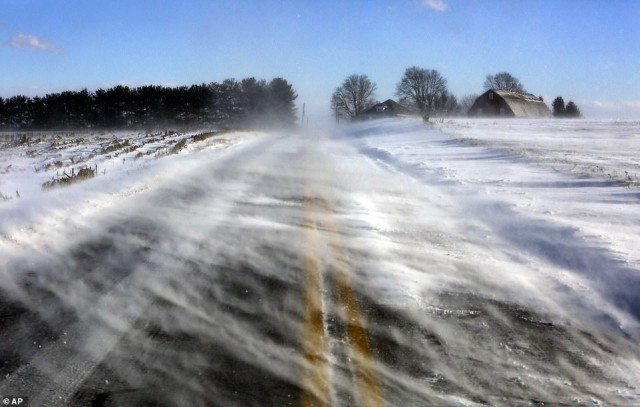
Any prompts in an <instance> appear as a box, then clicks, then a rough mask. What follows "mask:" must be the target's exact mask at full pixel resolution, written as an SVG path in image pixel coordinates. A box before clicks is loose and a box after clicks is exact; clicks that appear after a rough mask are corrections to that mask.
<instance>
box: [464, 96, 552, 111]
mask: <svg viewBox="0 0 640 407" xmlns="http://www.w3.org/2000/svg"><path fill="white" fill-rule="evenodd" d="M467 114H468V115H469V116H502V117H551V116H552V114H551V111H549V108H548V107H547V105H545V104H544V102H543V101H542V99H541V98H539V97H537V96H535V95H532V94H530V93H519V92H509V91H506V90H495V89H491V90H488V91H486V92H485V93H483V94H482V95H480V96H478V98H477V99H476V101H475V102H474V103H473V105H472V106H471V108H470V109H469V112H468V113H467Z"/></svg>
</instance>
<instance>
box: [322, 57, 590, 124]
mask: <svg viewBox="0 0 640 407" xmlns="http://www.w3.org/2000/svg"><path fill="white" fill-rule="evenodd" d="M483 88H484V89H485V91H486V90H489V89H494V90H506V91H511V92H520V93H526V90H525V88H524V86H523V85H522V83H521V82H520V80H518V78H516V77H515V76H513V75H512V74H511V73H509V72H499V73H497V74H495V75H487V76H486V78H485V81H484V83H483ZM376 90H377V85H376V83H375V82H373V81H371V79H369V77H368V76H367V75H358V74H353V75H350V76H348V77H347V78H346V79H345V80H344V81H343V82H342V84H341V85H340V86H338V87H337V88H336V89H335V91H334V92H333V95H332V96H331V109H332V111H333V112H334V114H335V115H336V118H340V117H342V118H347V119H355V118H357V117H358V116H359V115H360V114H361V113H362V112H364V111H365V110H367V109H368V108H370V107H371V106H373V105H375V104H376V103H378V102H377V100H376V99H375V92H376ZM395 95H396V96H397V97H398V98H399V102H400V103H402V104H404V105H406V106H409V107H412V108H413V109H414V110H415V111H416V113H419V114H420V115H422V116H423V117H428V116H431V115H442V116H445V115H449V116H455V115H464V114H466V113H467V112H468V111H469V108H470V107H471V105H473V102H474V101H475V100H476V99H477V97H478V95H466V96H464V97H463V98H462V99H461V100H460V101H458V99H457V98H456V97H455V96H454V95H453V94H452V93H451V92H449V89H448V88H447V80H446V78H444V77H443V76H442V74H440V72H438V71H437V70H435V69H424V68H420V67H417V66H412V67H409V68H407V69H406V70H405V72H404V74H403V75H402V78H401V79H400V81H399V82H398V83H397V84H396V92H395ZM560 99H562V98H560ZM541 100H542V99H541ZM556 101H557V99H556ZM556 101H554V105H553V108H554V115H556V116H563V117H579V116H580V110H579V109H578V107H577V106H576V105H575V103H573V102H570V103H569V104H567V106H566V107H565V106H564V101H562V109H561V110H558V112H561V113H558V114H556Z"/></svg>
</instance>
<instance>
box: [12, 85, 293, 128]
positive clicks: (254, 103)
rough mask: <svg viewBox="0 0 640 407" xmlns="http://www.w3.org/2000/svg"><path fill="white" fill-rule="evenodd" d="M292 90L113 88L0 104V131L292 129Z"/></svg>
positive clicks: (14, 99)
mask: <svg viewBox="0 0 640 407" xmlns="http://www.w3.org/2000/svg"><path fill="white" fill-rule="evenodd" d="M296 98H297V94H296V92H295V90H294V89H293V87H292V86H291V85H290V84H289V83H288V82H287V81H286V80H285V79H283V78H274V79H273V80H271V82H269V83H267V82H266V81H265V80H263V79H260V80H258V79H255V78H247V79H244V80H242V81H241V82H238V81H236V80H235V79H226V80H224V81H223V82H222V83H210V84H200V85H192V86H180V87H175V88H172V87H162V86H154V85H147V86H141V87H138V88H129V87H128V86H121V85H119V86H115V87H113V88H109V89H98V90H96V91H95V92H89V91H88V90H87V89H82V90H80V91H64V92H60V93H52V94H47V95H45V96H44V97H39V96H36V97H33V98H28V97H26V96H22V95H18V96H13V97H11V98H9V99H3V98H0V129H3V128H4V129H82V128H134V127H137V128H140V127H147V128H148V127H149V126H153V127H157V126H163V127H166V126H174V127H183V126H193V125H206V124H213V123H221V124H225V125H233V124H242V125H249V126H265V125H271V124H277V125H278V126H291V125H293V124H295V122H296V108H295V103H294V102H295V99H296Z"/></svg>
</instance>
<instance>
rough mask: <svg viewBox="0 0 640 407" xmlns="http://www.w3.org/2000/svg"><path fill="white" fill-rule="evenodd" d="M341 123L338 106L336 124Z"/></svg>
mask: <svg viewBox="0 0 640 407" xmlns="http://www.w3.org/2000/svg"><path fill="white" fill-rule="evenodd" d="M338 123H340V116H339V115H338V106H337V105H336V124H338Z"/></svg>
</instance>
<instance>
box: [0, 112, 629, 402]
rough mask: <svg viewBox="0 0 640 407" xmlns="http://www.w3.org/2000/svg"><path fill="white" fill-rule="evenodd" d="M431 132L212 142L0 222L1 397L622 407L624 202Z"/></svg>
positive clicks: (403, 126) (377, 125)
mask: <svg viewBox="0 0 640 407" xmlns="http://www.w3.org/2000/svg"><path fill="white" fill-rule="evenodd" d="M446 127H447V126H444V125H443V126H441V128H440V129H438V128H434V127H429V126H425V125H424V124H422V123H421V122H420V121H417V120H405V121H381V122H369V123H363V124H358V125H355V126H350V127H347V128H343V129H341V130H339V131H335V132H332V133H323V132H319V131H318V132H314V131H308V132H306V133H304V134H302V135H300V134H284V135H267V134H262V135H259V136H255V135H253V136H246V135H239V136H237V137H235V138H234V136H233V135H229V136H228V139H229V143H228V144H225V145H224V147H220V148H217V147H216V148H208V149H203V150H196V149H194V150H193V151H187V152H185V153H182V154H179V155H176V156H172V157H170V158H166V159H165V158H163V159H162V160H164V161H162V160H156V161H149V162H148V165H147V164H145V165H141V164H140V165H138V164H136V165H137V167H135V168H134V167H131V168H129V167H126V168H129V169H128V170H127V172H126V175H127V176H128V178H127V181H121V180H118V181H117V182H116V181H114V180H108V179H107V177H106V176H105V179H103V180H101V179H100V178H96V179H95V180H90V181H87V182H86V183H85V185H77V186H75V185H74V186H72V187H70V189H69V191H73V192H64V190H62V189H61V190H59V191H54V192H50V193H49V195H47V197H48V198H47V201H48V202H49V203H48V204H47V205H45V206H44V207H38V210H34V209H33V207H32V206H33V205H36V203H35V202H34V201H28V199H29V198H28V197H26V198H22V199H23V202H26V203H25V204H22V206H19V202H18V201H17V200H14V201H11V202H9V203H6V204H5V208H6V209H5V210H6V211H7V212H5V213H14V214H16V216H18V215H20V216H22V217H21V218H20V221H12V222H9V221H7V220H6V219H4V220H3V222H2V227H3V230H2V232H3V240H2V241H1V243H0V254H1V260H0V267H1V268H0V277H2V284H1V285H0V295H1V297H0V298H1V301H0V338H1V339H2V340H1V342H0V374H1V375H2V376H0V378H1V380H2V381H0V395H23V396H28V397H29V398H30V403H31V405H34V406H40V405H59V406H63V405H104V406H112V405H113V406H115V405H167V406H174V405H185V406H187V405H188V406H194V405H219V406H229V405H256V406H258V405H260V406H261V405H274V406H283V405H291V406H313V405H332V406H351V405H363V406H385V405H389V406H423V405H452V406H453V405H461V406H469V405H505V406H515V405H542V404H543V403H544V405H594V404H604V405H633V404H638V403H639V402H640V388H639V387H638V383H640V350H639V349H638V347H637V344H636V343H637V339H638V336H640V335H639V333H640V330H639V321H640V297H639V294H638V292H640V291H639V289H640V261H639V258H640V256H639V255H638V253H636V251H635V248H637V247H638V244H640V241H639V240H638V239H639V237H638V236H640V234H639V233H638V232H639V226H640V214H639V213H638V212H639V211H638V210H637V209H638V203H639V202H640V201H639V200H638V198H639V195H638V189H637V187H634V186H631V187H630V186H628V185H627V186H623V185H621V184H620V182H619V181H617V180H612V179H606V178H597V177H595V178H586V177H584V176H583V175H581V174H577V173H575V172H571V171H568V170H564V169H558V168H559V167H558V166H554V165H551V164H549V163H546V162H543V161H536V160H535V157H533V158H532V156H531V155H527V154H526V151H525V150H524V149H523V150H522V151H518V150H517V149H515V148H508V149H507V148H504V146H500V145H492V144H491V143H489V142H487V143H477V142H469V140H464V139H463V138H461V137H460V135H459V134H456V135H451V134H450V133H447V131H450V129H448V128H446ZM634 131H638V130H637V127H636V128H635V130H634ZM474 140H475V139H474ZM218 147H219V146H218ZM512 147H513V146H512ZM527 151H528V150H527ZM132 154H133V153H132ZM564 164H565V165H566V163H564ZM101 165H102V164H101ZM119 165H120V164H119ZM126 165H129V164H128V162H127V164H125V161H124V160H123V163H122V166H123V168H124V166H126ZM132 165H133V164H132ZM109 168H111V167H109ZM109 171H111V170H109ZM123 174H124V172H123ZM101 182H102V183H107V182H108V184H104V185H101V184H100V183H101ZM92 183H93V184H92ZM0 186H1V184H0ZM105 190H108V191H109V192H108V193H107V192H104V191H105ZM65 194H67V195H65ZM22 195H23V196H24V195H25V194H24V193H23V194H22ZM0 204H2V203H1V202H0ZM27 207H29V208H30V209H29V208H27ZM35 214H37V216H36V215H35Z"/></svg>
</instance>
